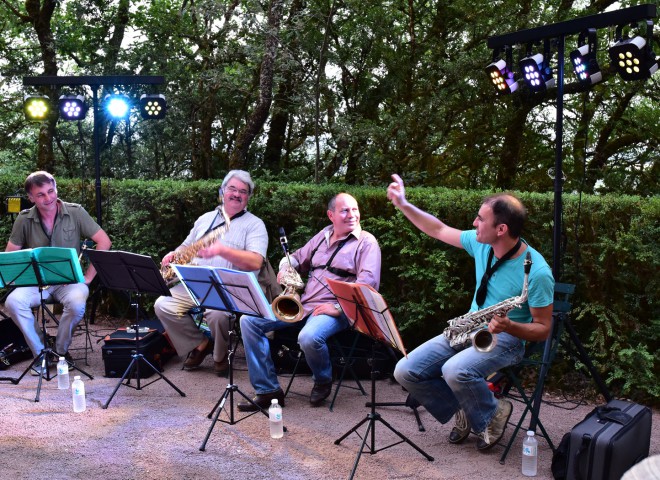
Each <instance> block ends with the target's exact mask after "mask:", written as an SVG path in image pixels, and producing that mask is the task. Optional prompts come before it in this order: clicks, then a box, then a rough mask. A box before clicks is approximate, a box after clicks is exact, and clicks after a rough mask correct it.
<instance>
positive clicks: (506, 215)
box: [482, 193, 527, 238]
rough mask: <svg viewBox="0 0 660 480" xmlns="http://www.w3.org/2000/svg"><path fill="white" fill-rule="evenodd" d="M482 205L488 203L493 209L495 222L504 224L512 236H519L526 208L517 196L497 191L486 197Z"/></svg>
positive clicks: (525, 215)
mask: <svg viewBox="0 0 660 480" xmlns="http://www.w3.org/2000/svg"><path fill="white" fill-rule="evenodd" d="M482 205H488V206H489V207H490V208H491V209H492V210H493V215H494V216H495V223H496V224H497V225H499V224H505V225H506V226H507V227H508V231H509V235H511V237H512V238H518V237H520V235H521V233H522V229H523V226H524V225H525V220H526V219H527V209H526V208H525V206H524V205H523V203H522V202H521V201H520V200H519V199H518V198H517V197H515V196H513V195H511V194H510V193H497V194H495V195H490V196H488V197H486V198H485V199H484V201H483V203H482Z"/></svg>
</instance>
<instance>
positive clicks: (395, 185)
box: [387, 173, 406, 207]
mask: <svg viewBox="0 0 660 480" xmlns="http://www.w3.org/2000/svg"><path fill="white" fill-rule="evenodd" d="M392 180H394V181H393V182H392V183H390V185H389V186H388V187H387V198H388V199H389V200H390V201H391V202H392V204H393V205H394V206H395V207H400V206H401V205H402V204H403V203H405V201H406V189H405V187H404V186H403V180H401V177H400V176H398V175H397V174H396V173H395V174H393V175H392Z"/></svg>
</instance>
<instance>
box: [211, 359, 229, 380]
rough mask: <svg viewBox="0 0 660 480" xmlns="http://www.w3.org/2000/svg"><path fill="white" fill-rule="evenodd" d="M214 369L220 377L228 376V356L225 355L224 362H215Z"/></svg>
mask: <svg viewBox="0 0 660 480" xmlns="http://www.w3.org/2000/svg"><path fill="white" fill-rule="evenodd" d="M213 371H214V372H215V373H216V375H217V376H218V377H225V376H227V372H229V362H228V361H227V358H226V357H225V359H224V360H223V361H222V362H213Z"/></svg>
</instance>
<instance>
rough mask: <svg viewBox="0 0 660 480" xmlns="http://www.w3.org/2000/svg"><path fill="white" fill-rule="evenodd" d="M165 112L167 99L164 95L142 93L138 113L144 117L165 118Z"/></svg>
mask: <svg viewBox="0 0 660 480" xmlns="http://www.w3.org/2000/svg"><path fill="white" fill-rule="evenodd" d="M166 113H167V101H166V100H165V95H163V94H157V95H147V94H144V95H142V96H141V97H140V114H141V115H142V118H144V119H147V120H149V119H161V118H165V114H166Z"/></svg>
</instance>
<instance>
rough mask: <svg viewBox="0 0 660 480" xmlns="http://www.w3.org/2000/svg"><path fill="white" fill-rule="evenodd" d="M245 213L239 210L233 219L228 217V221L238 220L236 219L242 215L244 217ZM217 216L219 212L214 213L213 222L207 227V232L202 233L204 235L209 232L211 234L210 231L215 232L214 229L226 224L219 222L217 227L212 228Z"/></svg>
mask: <svg viewBox="0 0 660 480" xmlns="http://www.w3.org/2000/svg"><path fill="white" fill-rule="evenodd" d="M246 212H247V210H241V211H240V212H238V213H237V214H236V215H234V216H233V217H230V218H229V220H234V219H236V218H238V217H242V216H243V215H245V213H246ZM219 216H220V210H218V211H217V212H216V213H215V217H213V221H212V222H211V225H210V226H209V228H208V230H206V232H204V235H206V234H208V233H209V232H212V231H213V230H215V229H216V228H220V227H222V226H223V225H224V224H225V223H226V222H224V221H222V222H220V223H219V224H218V225H216V226H215V227H214V226H213V224H214V223H215V221H216V219H217V218H218V217H219Z"/></svg>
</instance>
